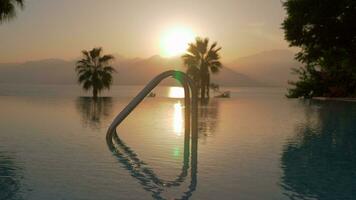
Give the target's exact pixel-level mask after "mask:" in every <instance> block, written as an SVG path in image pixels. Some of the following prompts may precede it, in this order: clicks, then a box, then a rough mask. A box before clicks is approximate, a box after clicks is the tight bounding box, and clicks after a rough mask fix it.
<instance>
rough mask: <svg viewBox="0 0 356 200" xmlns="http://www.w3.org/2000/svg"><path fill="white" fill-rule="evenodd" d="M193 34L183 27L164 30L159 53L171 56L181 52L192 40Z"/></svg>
mask: <svg viewBox="0 0 356 200" xmlns="http://www.w3.org/2000/svg"><path fill="white" fill-rule="evenodd" d="M194 38H195V34H194V33H193V31H192V30H190V29H188V28H185V27H176V28H172V29H170V30H168V31H167V32H165V33H164V34H163V36H162V39H161V53H162V55H163V56H166V57H171V56H178V55H181V54H183V53H184V52H185V51H186V50H187V48H188V44H189V43H190V42H192V41H194Z"/></svg>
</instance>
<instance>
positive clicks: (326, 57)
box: [282, 0, 356, 97]
mask: <svg viewBox="0 0 356 200" xmlns="http://www.w3.org/2000/svg"><path fill="white" fill-rule="evenodd" d="M283 6H284V8H285V10H286V11H287V14H288V15H287V17H286V19H285V20H284V22H283V24H282V27H283V29H284V31H285V38H286V40H287V41H288V42H289V43H290V46H294V47H299V48H300V49H301V50H300V52H299V53H298V54H297V55H296V59H297V60H298V61H300V62H302V63H304V64H305V66H304V67H302V68H300V69H297V70H295V72H296V73H297V74H299V81H297V82H291V84H292V85H293V86H294V88H292V89H290V90H289V95H288V96H289V97H301V96H304V97H311V96H350V95H354V94H355V93H356V23H355V22H354V21H355V19H356V1H354V0H324V1H320V0H287V1H285V2H284V3H283ZM320 85H321V86H320Z"/></svg>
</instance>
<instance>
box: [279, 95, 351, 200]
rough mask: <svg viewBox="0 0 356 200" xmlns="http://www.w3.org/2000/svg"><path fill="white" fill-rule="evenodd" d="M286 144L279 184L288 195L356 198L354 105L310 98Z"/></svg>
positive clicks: (326, 199)
mask: <svg viewBox="0 0 356 200" xmlns="http://www.w3.org/2000/svg"><path fill="white" fill-rule="evenodd" d="M305 107H306V110H305V114H306V122H305V123H303V124H301V125H300V126H298V127H296V134H295V137H294V138H292V139H291V140H289V141H288V143H287V144H286V145H285V147H284V150H283V154H282V158H281V162H282V169H283V176H282V178H281V185H282V187H283V188H284V189H285V190H286V191H287V192H286V195H287V196H288V197H290V199H325V200H329V199H330V200H334V199H343V200H348V199H350V200H351V199H356V190H355V187H356V123H355V119H356V105H355V104H353V103H346V102H311V104H310V105H306V106H305Z"/></svg>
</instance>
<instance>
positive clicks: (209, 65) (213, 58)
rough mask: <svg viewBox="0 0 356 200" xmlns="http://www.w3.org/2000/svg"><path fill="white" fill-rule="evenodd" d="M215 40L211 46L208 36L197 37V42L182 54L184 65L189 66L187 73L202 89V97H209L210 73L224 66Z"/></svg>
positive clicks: (203, 98)
mask: <svg viewBox="0 0 356 200" xmlns="http://www.w3.org/2000/svg"><path fill="white" fill-rule="evenodd" d="M220 50H221V47H217V43H216V42H214V43H213V44H212V45H211V46H209V39H208V38H204V39H203V38H199V37H197V38H196V39H195V43H191V44H189V47H188V50H187V53H186V54H184V55H183V56H182V59H183V61H184V65H186V66H187V67H188V69H187V74H188V75H189V76H190V77H191V78H192V79H193V80H194V81H195V83H196V84H197V86H198V88H199V89H200V94H201V99H202V101H204V100H205V99H206V97H207V98H209V87H210V74H211V73H212V74H215V73H217V72H219V70H220V68H221V67H222V65H221V62H220V55H219V51H220Z"/></svg>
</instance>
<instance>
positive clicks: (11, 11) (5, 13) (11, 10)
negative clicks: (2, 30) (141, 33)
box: [0, 0, 24, 23]
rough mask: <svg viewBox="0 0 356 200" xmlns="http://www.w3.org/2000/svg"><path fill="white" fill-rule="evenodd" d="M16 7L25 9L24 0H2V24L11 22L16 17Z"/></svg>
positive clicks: (0, 19)
mask: <svg viewBox="0 0 356 200" xmlns="http://www.w3.org/2000/svg"><path fill="white" fill-rule="evenodd" d="M16 6H18V7H20V8H23V6H24V1H23V0H1V1H0V23H1V22H3V21H6V20H10V19H12V18H14V17H15V16H16Z"/></svg>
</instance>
